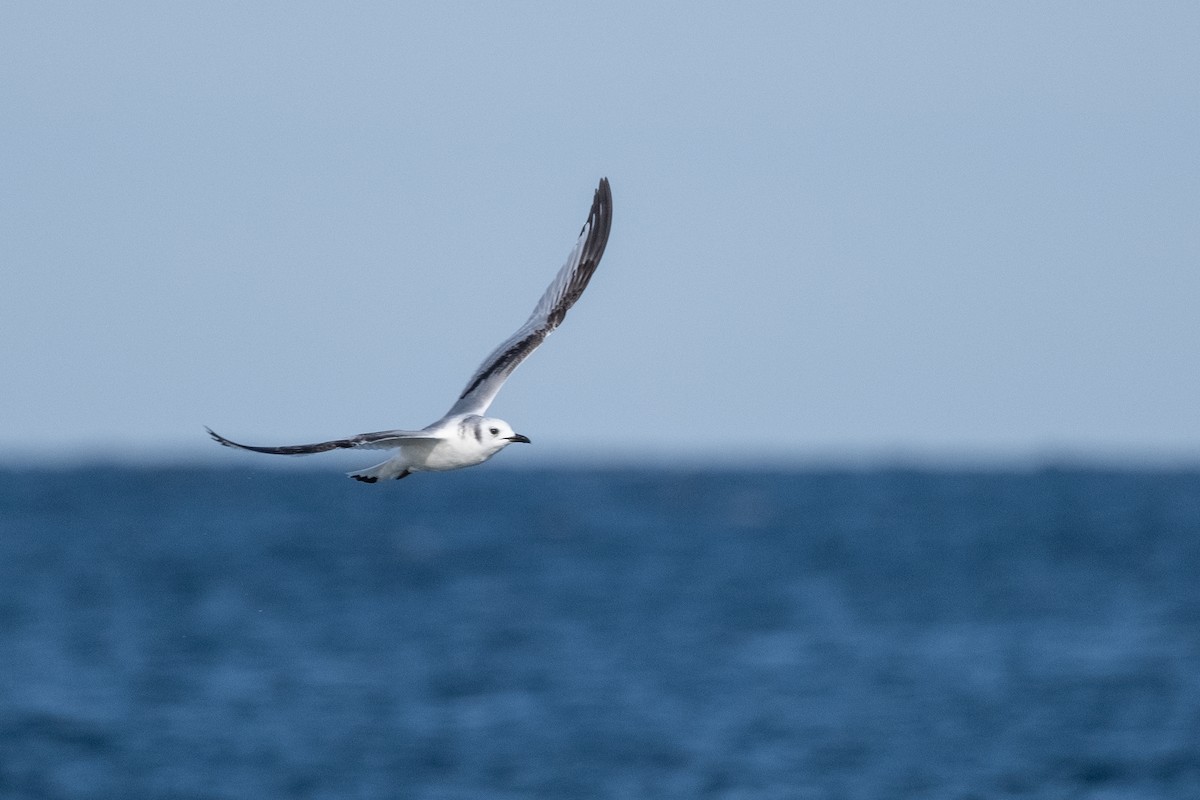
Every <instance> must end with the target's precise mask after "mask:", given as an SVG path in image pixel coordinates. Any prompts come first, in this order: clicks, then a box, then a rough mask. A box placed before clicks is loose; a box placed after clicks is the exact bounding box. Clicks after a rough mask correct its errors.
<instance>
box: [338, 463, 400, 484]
mask: <svg viewBox="0 0 1200 800" xmlns="http://www.w3.org/2000/svg"><path fill="white" fill-rule="evenodd" d="M346 474H347V475H349V476H350V477H351V478H354V480H356V481H362V482H363V483H375V482H376V481H379V480H381V479H382V480H387V479H389V478H392V479H395V480H400V479H401V478H407V477H408V476H409V475H411V474H412V471H411V470H409V469H408V468H407V467H405V466H404V465H403V464H398V463H396V459H394V458H389V459H388V460H387V461H384V462H383V463H381V464H376V465H375V466H373V467H369V468H368V469H360V470H358V471H357V472H347V473H346Z"/></svg>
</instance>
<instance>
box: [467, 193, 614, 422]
mask: <svg viewBox="0 0 1200 800" xmlns="http://www.w3.org/2000/svg"><path fill="white" fill-rule="evenodd" d="M611 227H612V190H611V189H609V186H608V178H601V179H600V186H599V187H597V189H596V194H595V196H594V197H593V198H592V210H591V211H590V212H589V213H588V218H587V222H585V223H584V224H583V229H582V230H581V231H580V232H579V239H578V240H577V241H576V242H575V248H574V249H573V250H571V255H570V256H568V257H567V263H566V264H564V265H563V267H562V269H561V270H559V271H558V275H557V276H555V278H554V281H553V282H552V283H551V284H550V286H549V287H548V288H547V289H546V292H545V294H543V295H542V299H541V300H539V301H538V304H537V306H536V307H535V308H534V309H533V313H532V314H530V315H529V319H528V320H526V322H525V324H524V325H522V326H521V327H520V329H519V330H518V331H517V332H516V333H514V334H513V335H512V336H510V337H508V339H506V340H505V341H504V343H503V344H501V345H500V346H499V347H497V348H496V349H495V350H493V351H492V353H491V355H489V356H488V357H487V358H486V359H484V361H483V363H482V364H480V365H479V369H477V370H475V374H474V375H472V376H471V380H470V381H468V382H467V388H465V389H463V393H462V394H461V395H459V398H458V402H456V403H455V404H454V407H453V408H451V409H450V410H449V411H448V412H447V413H446V416H447V417H452V416H455V415H456V414H482V413H484V412H485V411H487V408H488V406H490V405H491V404H492V400H493V399H495V397H496V393H497V392H499V391H500V387H501V386H503V385H504V382H505V381H506V380H508V376H509V375H511V374H512V373H513V370H515V369H516V368H517V367H518V366H520V364H521V362H522V361H524V360H525V358H526V357H527V356H528V355H529V354H530V353H532V352H533V351H534V350H536V349H537V347H538V345H540V344H541V343H542V340H543V339H545V338H546V337H547V336H548V335H549V334H550V332H551V331H553V330H554V329H555V328H557V327H558V326H559V324H561V323H562V321H563V319H564V318H565V317H566V316H567V311H569V310H570V308H571V306H573V305H575V301H576V300H578V299H579V296H580V295H582V294H583V290H584V289H586V288H587V285H588V281H590V280H591V279H592V274H593V273H594V272H595V271H596V267H597V266H599V264H600V257H601V256H602V255H604V247H605V245H607V244H608V232H609V230H610V229H611Z"/></svg>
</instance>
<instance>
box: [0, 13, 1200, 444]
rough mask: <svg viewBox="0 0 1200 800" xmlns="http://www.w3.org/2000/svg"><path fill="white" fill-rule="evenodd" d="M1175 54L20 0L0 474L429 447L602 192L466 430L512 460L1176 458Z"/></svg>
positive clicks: (1117, 16) (1192, 383) (875, 17)
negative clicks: (599, 233)
mask: <svg viewBox="0 0 1200 800" xmlns="http://www.w3.org/2000/svg"><path fill="white" fill-rule="evenodd" d="M1197 42H1200V5H1197V4H1195V3H1191V2H1178V3H1170V2H1165V3H1153V4H1150V3H1134V2H1129V3H1103V2H1101V3H1096V2H1087V3H1083V2H1080V3H1055V4H1046V3H1004V4H991V5H982V6H981V5H979V4H963V3H951V2H946V3H904V4H899V3H895V4H894V3H878V4H836V5H835V4H800V3H771V4H741V5H736V4H734V5H730V4H711V5H709V4H697V3H678V4H666V3H653V4H647V3H625V2H611V3H606V4H603V5H601V6H597V5H595V4H565V3H564V4H551V3H542V4H532V3H515V4H492V5H487V6H483V5H477V4H425V5H424V6H422V5H418V4H382V3H380V4H354V5H348V4H341V3H337V4H334V3H329V4H315V3H299V4H297V3H277V4H251V5H243V4H233V3H229V4H216V3H203V4H189V5H184V4H162V3H143V4H139V3H128V2H127V3H121V4H106V3H96V4H90V5H88V4H81V3H61V4H50V3H36V4H35V3H29V4H18V3H10V4H6V5H5V6H4V8H3V10H0V107H2V108H3V109H4V113H3V115H2V119H0V459H2V458H3V455H4V454H8V455H9V456H10V457H11V456H13V455H14V454H20V453H28V452H31V451H37V452H45V453H49V454H52V455H67V454H70V453H76V452H85V453H96V452H101V451H104V450H106V449H108V448H117V449H119V450H120V451H121V452H122V453H123V454H130V453H133V454H138V453H145V454H161V453H163V452H167V451H173V452H177V453H178V454H179V455H180V456H185V457H186V456H191V455H197V456H200V455H207V456H211V457H222V458H225V457H229V458H239V457H245V458H248V456H246V455H245V454H231V453H226V452H225V451H220V450H219V449H218V448H216V447H215V446H214V445H212V444H211V443H209V442H208V441H207V440H206V439H205V438H204V435H203V431H202V428H201V426H202V425H204V424H208V425H212V426H213V427H214V428H216V429H217V430H219V431H221V432H222V433H225V434H228V435H229V436H232V437H234V438H237V439H240V440H245V441H249V442H252V443H267V444H282V443H290V442H298V441H311V440H315V439H323V438H329V437H333V436H341V435H349V434H353V433H357V432H360V431H367V430H377V429H382V428H391V427H421V426H423V425H425V424H427V423H429V422H431V421H433V420H435V419H437V418H438V417H439V416H440V415H441V414H442V413H443V412H444V411H445V410H446V409H447V408H448V407H449V405H450V404H451V402H452V401H453V399H454V397H455V396H456V395H457V393H458V391H459V390H460V389H461V388H462V385H463V384H464V382H465V381H466V379H467V377H468V376H469V374H470V373H471V371H472V370H473V369H474V367H475V366H476V365H477V364H478V362H479V361H480V360H481V359H482V358H483V357H484V356H485V355H486V354H487V352H488V351H489V350H490V349H491V348H492V347H493V346H495V345H496V344H497V343H498V342H499V341H500V340H501V339H502V338H503V337H504V336H506V335H507V334H509V333H511V332H512V331H513V330H514V329H515V328H516V327H517V326H518V325H519V324H520V323H521V322H522V321H523V320H524V319H525V317H526V315H527V314H528V313H529V311H530V310H531V308H532V306H533V304H534V303H535V301H536V300H537V298H538V296H539V294H540V293H541V291H542V290H543V288H544V287H545V285H546V284H547V283H548V282H549V281H550V279H551V278H552V276H553V275H554V273H555V271H556V270H557V269H558V267H559V266H560V264H561V263H562V261H563V259H564V258H565V257H566V254H567V252H568V250H569V249H570V246H571V243H572V241H573V239H574V237H575V235H576V233H577V232H578V229H579V226H580V225H581V224H582V222H583V220H584V217H585V216H586V213H587V209H588V206H589V204H590V202H591V194H592V191H593V189H594V187H595V185H596V182H597V180H598V179H599V178H600V177H601V176H602V175H607V176H608V177H609V178H610V179H611V181H612V185H613V195H614V203H615V213H614V223H613V232H612V238H611V240H610V243H609V247H608V250H607V253H606V255H605V258H604V262H603V264H602V265H601V268H600V271H599V272H598V273H597V275H596V278H595V280H594V281H593V282H592V285H591V287H590V288H589V290H588V293H587V294H586V295H585V296H584V297H583V299H582V300H581V301H580V303H579V305H578V306H576V308H575V309H574V310H573V311H572V313H571V315H570V317H569V318H568V320H567V322H566V324H565V325H564V326H563V328H562V329H561V330H560V331H559V332H558V333H556V334H555V335H554V336H552V337H551V338H550V339H549V340H548V341H547V342H546V344H545V346H543V348H542V349H540V350H539V351H538V352H537V353H536V354H535V355H534V356H533V357H532V358H531V359H530V360H529V361H528V362H527V363H526V364H525V365H523V366H522V367H521V369H520V370H519V371H518V372H517V373H516V376H515V377H514V379H513V380H512V381H511V382H510V383H509V384H508V386H506V387H505V390H504V391H503V392H502V393H501V395H500V397H499V399H498V401H497V403H496V405H495V406H493V411H494V412H495V413H496V414H497V415H499V416H502V417H504V418H506V419H508V420H509V421H511V422H512V423H513V425H514V426H515V427H516V429H517V430H519V431H521V432H523V433H527V434H528V435H529V436H531V437H532V438H533V440H534V442H535V448H534V449H535V450H536V451H537V452H538V453H539V454H540V455H542V456H544V455H545V454H551V455H565V456H573V457H580V458H587V457H594V456H600V457H603V456H609V455H618V456H619V455H626V456H627V455H629V454H630V453H631V452H632V451H633V449H634V448H635V447H636V446H637V445H638V444H639V443H642V442H645V443H647V444H648V445H650V447H651V448H652V449H653V451H654V452H655V453H656V454H657V455H659V456H669V455H671V454H673V453H683V454H689V455H692V456H695V455H697V454H700V453H703V452H705V451H709V450H713V451H715V452H716V453H717V454H718V455H719V456H720V457H722V458H724V457H739V458H746V457H753V456H754V455H755V454H769V455H772V456H776V457H778V456H782V457H795V458H800V459H806V458H813V457H818V458H820V457H839V456H843V455H863V454H867V455H872V454H874V455H882V456H892V455H895V454H918V455H926V456H933V457H937V456H941V455H963V454H968V455H970V454H974V455H978V456H980V457H988V456H1014V455H1015V456H1030V455H1033V456H1037V455H1038V454H1044V453H1057V452H1062V451H1067V452H1073V453H1080V454H1099V455H1112V454H1117V455H1147V454H1150V455H1155V454H1168V455H1177V456H1178V455H1182V456H1185V457H1188V456H1193V457H1200V369H1198V362H1200V348H1198V346H1197V345H1198V335H1197V334H1198V333H1200V311H1198V306H1200V88H1198V87H1200V80H1198V76H1200V48H1198V47H1197ZM511 457H512V454H511V453H509V454H505V458H510V459H511ZM522 458H523V459H530V458H534V456H532V455H525V453H524V452H523V453H522Z"/></svg>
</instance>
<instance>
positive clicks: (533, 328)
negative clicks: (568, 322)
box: [205, 178, 612, 483]
mask: <svg viewBox="0 0 1200 800" xmlns="http://www.w3.org/2000/svg"><path fill="white" fill-rule="evenodd" d="M611 227H612V191H611V190H610V189H609V186H608V179H607V178H602V179H601V180H600V185H599V187H597V189H596V193H595V196H594V197H593V199H592V210H591V211H590V212H589V213H588V218H587V222H585V223H584V225H583V229H582V230H581V231H580V232H579V239H578V240H577V241H576V242H575V247H574V249H573V250H571V254H570V256H568V257H567V263H566V264H564V265H563V267H562V269H560V270H559V272H558V275H557V276H555V278H554V281H553V282H552V283H551V284H550V286H549V287H548V288H547V289H546V292H545V294H543V295H542V299H541V300H539V301H538V304H537V306H535V307H534V309H533V313H532V314H530V315H529V319H528V320H526V321H525V324H524V325H522V326H521V327H520V328H518V329H517V332H516V333H514V334H513V335H512V336H510V337H508V338H507V339H505V340H504V342H503V343H502V344H501V345H500V346H499V347H497V348H496V349H495V350H493V351H492V353H491V355H489V356H488V357H487V358H486V359H484V361H483V363H482V364H480V365H479V369H477V370H475V374H474V375H472V376H471V379H470V380H469V381H467V386H466V388H465V389H463V391H462V394H460V395H459V396H458V399H457V400H456V401H455V403H454V405H453V406H451V407H450V410H449V411H447V412H446V415H445V416H444V417H442V418H441V419H439V420H438V421H437V422H435V423H433V424H432V425H428V426H426V427H424V428H422V429H421V430H419V431H408V430H394V431H379V432H377V433H360V434H359V435H357V436H352V437H350V438H348V439H333V440H331V441H328V442H318V443H316V444H297V445H287V446H283V447H255V446H252V445H248V444H239V443H238V442H235V441H232V440H230V439H226V438H225V437H224V436H221V435H220V434H218V433H216V432H215V431H213V430H212V428H205V430H207V431H208V434H209V436H211V437H212V438H213V439H215V440H216V441H217V442H218V443H220V444H223V445H225V446H226V447H236V448H239V449H241V450H252V451H254V452H256V453H271V454H274V455H283V456H305V455H309V454H312V453H325V452H328V451H330V450H339V449H358V450H393V451H395V454H394V455H393V456H392V457H391V458H389V459H388V460H387V461H384V462H382V463H380V464H376V465H375V466H373V467H370V468H368V469H364V470H360V471H358V472H351V473H349V475H350V477H351V478H354V479H355V480H358V481H363V482H364V483H375V482H377V481H379V480H381V479H388V478H392V479H395V480H400V479H401V478H406V477H408V476H409V475H411V474H412V473H414V472H442V471H446V470H451V469H461V468H462V467H471V466H474V465H476V464H482V463H483V462H484V461H487V460H488V459H489V458H491V457H492V456H494V455H496V453H499V452H500V451H501V450H503V449H504V448H505V447H508V446H509V445H510V444H513V443H514V442H523V443H525V444H528V443H529V437H528V436H524V435H522V434H519V433H516V432H514V431H513V428H512V426H511V425H509V424H508V423H507V422H505V421H504V420H502V419H496V418H494V417H485V416H484V413H485V412H486V411H487V410H488V407H489V406H490V405H491V404H492V400H494V399H495V397H496V394H497V393H498V392H499V391H500V388H501V387H502V386H504V382H505V381H506V380H508V376H509V375H511V374H512V373H513V370H515V369H516V368H517V367H518V366H520V364H521V362H522V361H524V360H525V359H526V358H528V357H529V354H530V353H532V352H533V351H534V350H536V349H537V348H538V345H540V344H541V343H542V340H544V339H545V338H546V337H547V336H548V335H549V334H550V333H551V332H552V331H553V330H554V329H555V328H557V327H558V326H559V325H560V324H561V323H562V321H563V319H564V318H565V317H566V315H567V311H569V310H570V309H571V306H573V305H575V301H576V300H578V299H579V297H580V295H582V294H583V290H584V289H586V288H587V285H588V281H590V280H591V278H592V275H593V273H595V271H596V267H597V266H598V265H599V264H600V257H601V256H602V255H604V247H605V245H606V244H607V243H608V232H609V229H610V228H611Z"/></svg>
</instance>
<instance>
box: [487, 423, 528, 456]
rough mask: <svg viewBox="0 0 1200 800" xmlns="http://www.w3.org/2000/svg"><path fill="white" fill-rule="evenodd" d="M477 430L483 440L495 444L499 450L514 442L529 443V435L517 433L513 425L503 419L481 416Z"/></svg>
mask: <svg viewBox="0 0 1200 800" xmlns="http://www.w3.org/2000/svg"><path fill="white" fill-rule="evenodd" d="M477 430H478V435H479V437H480V438H481V439H482V441H484V442H490V443H492V444H495V445H496V449H497V450H499V449H500V448H503V447H508V446H509V445H510V444H512V443H513V442H521V443H523V444H529V437H528V436H524V435H522V434H520V433H516V432H515V431H513V429H512V425H509V424H508V423H507V422H505V421H504V420H502V419H492V418H490V417H481V418H480V419H479V423H478V428H477Z"/></svg>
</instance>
